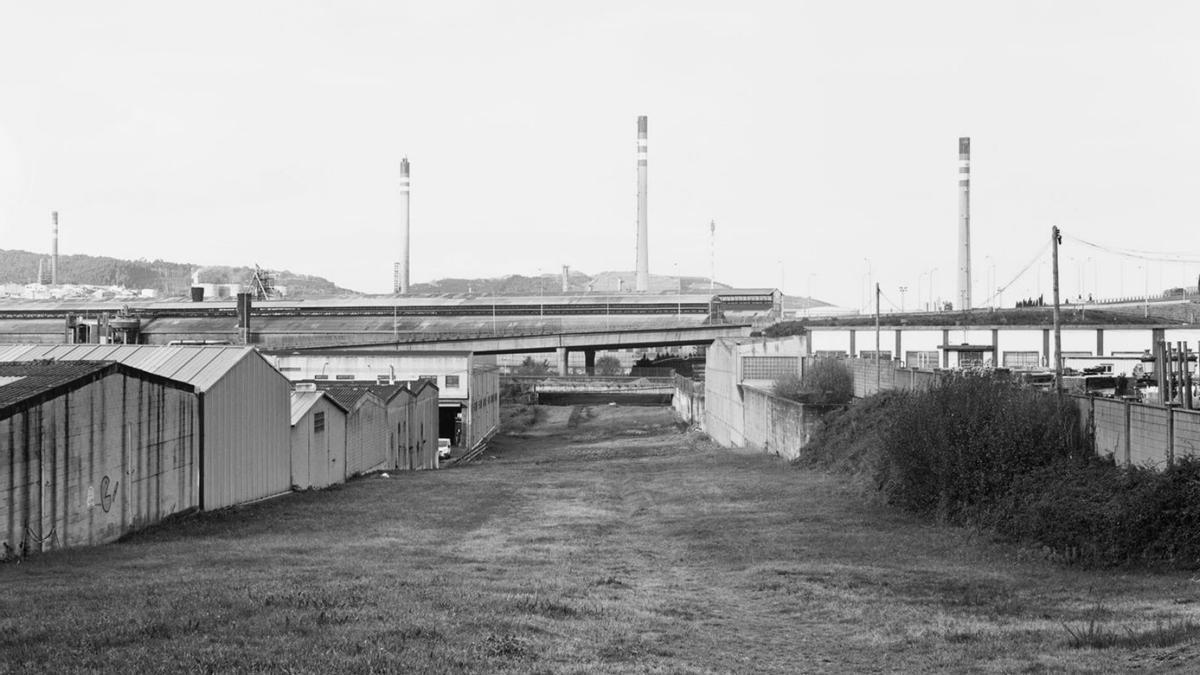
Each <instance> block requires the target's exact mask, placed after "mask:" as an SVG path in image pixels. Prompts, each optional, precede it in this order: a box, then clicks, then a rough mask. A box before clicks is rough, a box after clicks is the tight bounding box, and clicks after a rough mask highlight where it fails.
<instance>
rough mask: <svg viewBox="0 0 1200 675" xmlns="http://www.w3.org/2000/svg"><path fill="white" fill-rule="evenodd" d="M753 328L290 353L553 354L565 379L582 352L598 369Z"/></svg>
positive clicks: (494, 338) (460, 340)
mask: <svg viewBox="0 0 1200 675" xmlns="http://www.w3.org/2000/svg"><path fill="white" fill-rule="evenodd" d="M749 335H750V325H749V324H716V325H708V326H678V327H671V328H667V327H661V328H646V329H636V328H635V329H625V330H604V331H580V332H563V333H547V334H540V335H495V336H470V337H461V338H455V337H446V338H439V339H435V340H421V341H417V342H380V343H374V344H353V345H344V346H337V347H334V346H323V347H298V348H296V349H293V350H291V351H293V352H295V353H303V352H305V351H309V350H313V351H328V350H330V349H337V350H338V351H340V352H355V351H364V352H379V351H398V352H404V351H460V352H474V353H476V354H537V353H549V352H554V353H555V354H556V355H557V364H558V372H559V374H563V375H565V374H566V373H567V355H568V354H569V353H570V352H577V351H582V352H583V353H584V363H585V365H586V367H588V368H593V367H595V365H596V352H597V351H601V350H616V349H638V348H645V347H680V346H686V345H708V344H712V342H713V340H716V339H718V338H725V337H748V336H749Z"/></svg>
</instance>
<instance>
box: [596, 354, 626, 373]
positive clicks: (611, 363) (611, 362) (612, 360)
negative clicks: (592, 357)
mask: <svg viewBox="0 0 1200 675" xmlns="http://www.w3.org/2000/svg"><path fill="white" fill-rule="evenodd" d="M596 374H597V375H624V374H625V367H624V366H622V365H621V360H620V359H618V358H617V357H615V356H612V355H611V354H605V355H604V356H601V357H600V358H598V359H596Z"/></svg>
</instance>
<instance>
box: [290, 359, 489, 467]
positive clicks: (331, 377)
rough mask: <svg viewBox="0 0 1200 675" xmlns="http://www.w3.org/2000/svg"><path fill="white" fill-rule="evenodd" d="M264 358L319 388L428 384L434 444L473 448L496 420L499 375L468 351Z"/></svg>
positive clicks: (486, 360)
mask: <svg viewBox="0 0 1200 675" xmlns="http://www.w3.org/2000/svg"><path fill="white" fill-rule="evenodd" d="M266 356H267V358H268V359H270V361H271V362H272V363H273V364H275V367H277V368H278V369H279V371H280V372H281V373H283V374H284V375H286V376H287V377H288V379H290V380H292V381H293V382H315V383H317V385H318V387H322V388H323V385H338V384H341V385H351V386H357V387H363V386H366V385H390V384H397V383H404V382H413V381H419V380H423V381H427V382H430V383H432V384H433V385H435V386H436V387H437V392H438V394H437V396H438V410H439V415H438V418H439V421H438V424H437V430H436V434H434V435H431V438H432V439H433V441H434V443H435V444H436V440H437V439H438V438H449V439H451V441H452V442H453V443H454V445H456V446H460V447H466V448H474V447H475V446H477V445H479V444H480V443H482V442H484V441H486V440H487V439H488V438H490V437H491V436H492V435H493V434H494V433H495V432H496V430H497V429H498V427H499V424H500V376H499V373H498V372H497V371H496V368H495V365H494V364H493V363H492V359H487V358H483V357H479V356H477V355H475V354H472V353H471V352H457V351H429V352H425V351H403V352H399V351H395V350H387V349H383V348H378V349H376V348H372V349H362V350H357V351H347V350H333V349H306V350H293V351H276V352H267V353H266ZM392 428H393V429H394V428H395V425H394V424H393V425H392Z"/></svg>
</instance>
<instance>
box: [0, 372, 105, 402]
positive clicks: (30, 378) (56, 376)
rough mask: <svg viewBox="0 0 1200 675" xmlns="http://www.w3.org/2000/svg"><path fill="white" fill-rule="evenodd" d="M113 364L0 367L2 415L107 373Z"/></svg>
mask: <svg viewBox="0 0 1200 675" xmlns="http://www.w3.org/2000/svg"><path fill="white" fill-rule="evenodd" d="M111 365H112V362H111V361H95V362H90V363H89V362H83V363H81V362H78V361H72V362H68V363H0V411H3V410H5V409H6V408H8V407H9V406H13V405H16V404H17V403H20V402H22V401H24V400H26V399H29V398H33V397H35V396H37V395H39V394H43V393H46V392H49V391H51V390H54V389H57V388H59V387H62V386H63V385H66V384H71V383H72V382H76V381H78V380H80V379H83V378H85V377H88V376H89V375H92V374H94V373H98V372H101V371H104V370H107V369H108V368H109V367H110V366H111Z"/></svg>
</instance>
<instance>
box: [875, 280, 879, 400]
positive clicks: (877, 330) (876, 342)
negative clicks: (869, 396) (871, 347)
mask: <svg viewBox="0 0 1200 675" xmlns="http://www.w3.org/2000/svg"><path fill="white" fill-rule="evenodd" d="M875 393H876V394H878V393H879V282H878V281H877V282H875Z"/></svg>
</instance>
